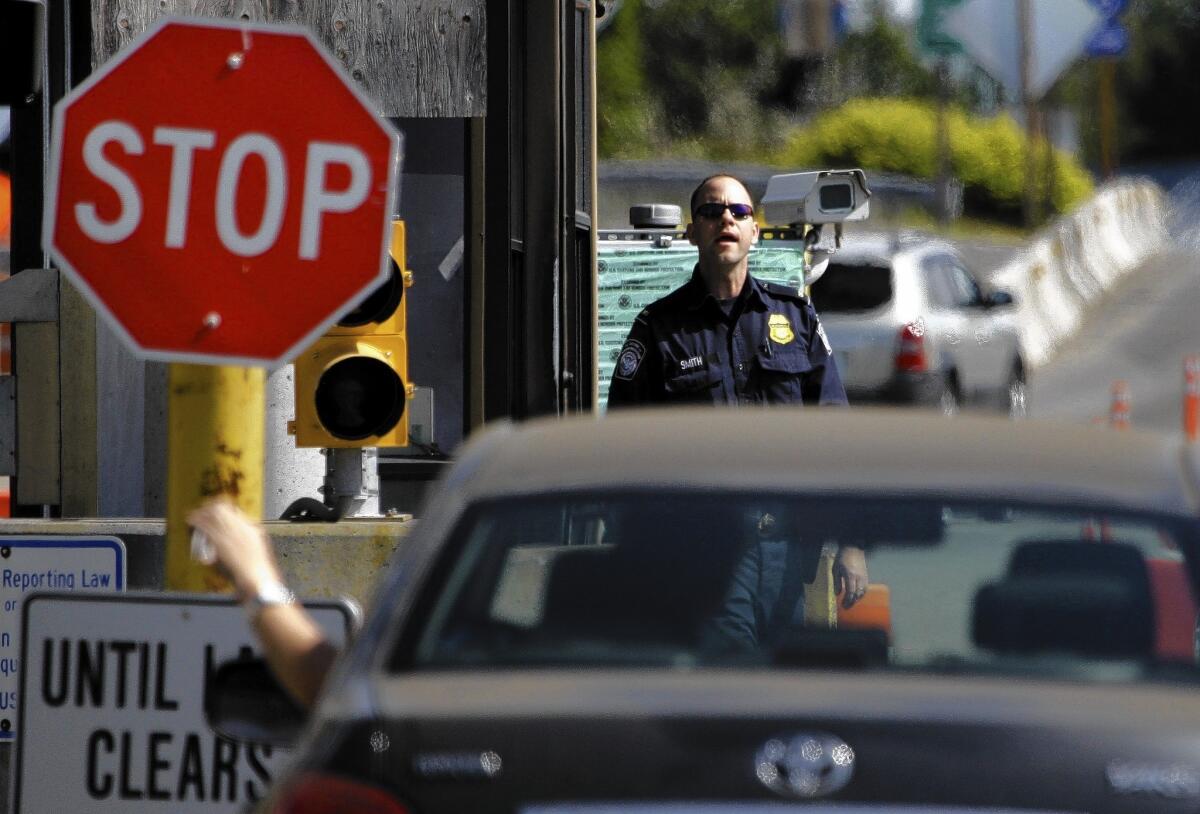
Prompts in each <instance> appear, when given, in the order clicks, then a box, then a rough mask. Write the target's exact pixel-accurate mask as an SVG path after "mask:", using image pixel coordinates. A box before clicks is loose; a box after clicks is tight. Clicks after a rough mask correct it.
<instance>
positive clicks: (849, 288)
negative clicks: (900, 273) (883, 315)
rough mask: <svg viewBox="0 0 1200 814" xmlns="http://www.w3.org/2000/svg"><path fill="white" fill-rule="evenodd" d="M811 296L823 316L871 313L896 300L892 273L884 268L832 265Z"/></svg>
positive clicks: (811, 292) (813, 285) (816, 284)
mask: <svg viewBox="0 0 1200 814" xmlns="http://www.w3.org/2000/svg"><path fill="white" fill-rule="evenodd" d="M810 294H811V296H812V303H813V307H814V308H816V309H817V312H818V313H821V314H831V313H839V312H848V311H870V310H871V309H873V308H879V307H880V306H882V305H885V304H887V303H888V302H889V301H890V300H891V299H892V270H891V268H890V267H889V266H884V265H854V264H842V263H830V264H829V266H828V267H827V268H826V269H825V273H824V274H822V275H821V277H820V278H819V279H818V280H817V281H816V282H814V283H813V284H812V287H811V289H810Z"/></svg>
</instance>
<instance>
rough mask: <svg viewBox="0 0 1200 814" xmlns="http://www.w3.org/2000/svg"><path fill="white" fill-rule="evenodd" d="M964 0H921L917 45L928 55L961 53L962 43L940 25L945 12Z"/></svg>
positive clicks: (943, 19)
mask: <svg viewBox="0 0 1200 814" xmlns="http://www.w3.org/2000/svg"><path fill="white" fill-rule="evenodd" d="M963 2H964V0H921V16H920V17H919V18H918V19H917V45H918V46H919V47H920V49H921V50H922V51H923V52H925V53H926V54H927V55H929V56H933V57H944V56H949V55H951V54H961V53H963V46H962V43H961V42H959V41H958V39H956V38H955V37H952V36H950V34H948V33H946V31H945V29H944V28H943V27H942V24H943V22H944V21H945V17H946V14H947V12H949V11H950V10H951V9H953V8H954V7H955V6H959V5H961V4H962V3H963Z"/></svg>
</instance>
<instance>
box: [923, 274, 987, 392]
mask: <svg viewBox="0 0 1200 814" xmlns="http://www.w3.org/2000/svg"><path fill="white" fill-rule="evenodd" d="M953 261H954V258H953V257H952V256H950V255H949V254H944V253H940V252H939V253H936V254H930V255H928V256H926V258H925V259H924V260H923V261H922V263H921V271H922V276H923V278H924V285H925V295H926V299H927V300H928V304H929V311H928V314H927V316H926V317H925V331H926V344H927V345H928V346H929V348H930V349H931V350H932V351H933V352H934V353H936V354H937V358H935V359H931V360H930V364H932V365H936V366H937V367H938V368H939V369H942V370H945V369H947V368H953V369H954V372H955V375H956V376H957V378H958V386H959V390H960V391H961V392H962V393H967V392H970V391H971V390H973V389H974V388H975V387H976V383H975V374H974V372H973V367H974V364H975V363H976V362H975V360H974V359H973V358H972V354H971V347H970V344H971V341H970V337H969V335H968V328H969V326H968V324H967V317H966V314H965V313H964V311H963V309H962V307H961V305H960V303H959V301H960V299H961V294H960V291H959V289H958V286H957V285H956V283H955V281H954V279H953V277H952V275H951V265H952V263H953Z"/></svg>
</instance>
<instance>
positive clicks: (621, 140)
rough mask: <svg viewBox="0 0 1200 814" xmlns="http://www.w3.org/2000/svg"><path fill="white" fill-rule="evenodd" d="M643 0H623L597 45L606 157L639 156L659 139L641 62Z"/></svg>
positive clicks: (599, 143)
mask: <svg viewBox="0 0 1200 814" xmlns="http://www.w3.org/2000/svg"><path fill="white" fill-rule="evenodd" d="M641 12H642V9H641V2H640V0H626V2H625V3H624V4H623V5H622V6H621V12H620V14H618V15H616V17H615V19H614V20H613V24H612V26H611V27H610V28H609V30H607V31H605V33H604V37H603V38H601V39H600V40H599V42H598V43H597V46H596V72H597V75H598V76H599V77H601V78H602V81H600V82H597V88H596V93H597V99H596V101H597V104H596V115H597V122H596V131H597V134H596V147H597V149H598V151H599V153H600V155H602V156H604V157H606V158H609V157H611V158H642V157H644V156H645V155H646V154H647V153H648V152H649V150H650V147H651V145H652V144H653V143H654V142H655V141H656V140H657V139H656V137H655V134H656V131H657V130H658V129H659V127H658V123H657V121H656V115H655V111H656V106H655V105H653V104H651V103H650V101H649V99H648V98H647V88H646V82H645V71H644V69H643V67H642V62H643V50H644V47H643V44H642V35H641V19H640V17H641Z"/></svg>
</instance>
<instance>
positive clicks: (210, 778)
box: [12, 593, 354, 814]
mask: <svg viewBox="0 0 1200 814" xmlns="http://www.w3.org/2000/svg"><path fill="white" fill-rule="evenodd" d="M305 606H306V607H307V608H308V609H309V610H310V611H311V612H312V614H313V616H314V617H315V619H316V621H317V624H318V625H320V627H321V628H322V630H324V631H325V634H326V635H327V636H328V637H329V639H330V640H331V641H332V642H333V643H335V644H336V645H338V646H339V647H340V646H342V645H344V643H345V642H346V641H347V639H348V637H349V635H350V630H351V627H352V624H353V618H354V617H353V612H352V610H351V607H350V605H349V603H347V602H344V601H319V602H306V603H305ZM21 641H22V646H23V648H24V649H23V653H24V658H23V661H22V670H21V689H20V693H21V696H20V702H21V703H20V718H19V720H20V737H19V739H18V742H17V745H18V751H17V761H16V770H15V772H14V780H15V782H14V785H13V801H12V802H13V810H14V811H20V812H23V813H24V814H34V812H47V814H49V813H50V812H55V813H56V814H57V812H63V811H94V812H107V811H113V812H116V811H120V812H143V811H144V812H150V811H155V812H168V811H169V812H172V814H175V813H176V812H234V811H240V810H243V809H244V808H245V806H246V805H247V803H250V802H253V801H255V800H257V799H260V798H261V797H262V796H263V795H264V794H265V792H266V789H267V787H268V786H269V784H270V782H271V779H272V778H273V777H274V776H275V775H276V774H277V773H278V771H279V770H280V769H281V768H282V766H283V760H284V759H285V758H286V753H285V752H283V751H282V750H279V749H272V748H271V747H269V746H263V745H248V744H241V743H234V742H231V741H227V740H223V739H220V738H218V737H217V736H216V734H215V733H214V732H213V731H212V730H211V729H210V728H209V727H208V725H207V723H206V722H205V719H204V691H205V687H206V686H207V684H208V682H209V681H210V680H211V678H212V676H213V674H214V672H215V670H216V668H217V666H219V665H220V664H221V663H222V662H225V661H228V660H230V659H234V658H238V657H239V656H245V655H249V654H250V653H257V652H259V648H258V647H257V645H256V643H255V642H256V640H255V637H254V635H253V633H252V632H251V630H250V626H249V624H248V623H247V621H246V618H245V615H244V614H243V612H242V609H241V608H239V607H238V606H237V605H236V604H235V603H234V602H233V600H232V598H231V597H228V596H216V595H201V594H162V593H133V594H124V595H116V596H105V595H102V594H91V595H86V594H79V593H74V594H61V593H55V594H33V595H31V596H30V597H29V598H28V599H27V600H26V602H25V608H24V614H23V625H22V639H21Z"/></svg>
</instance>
